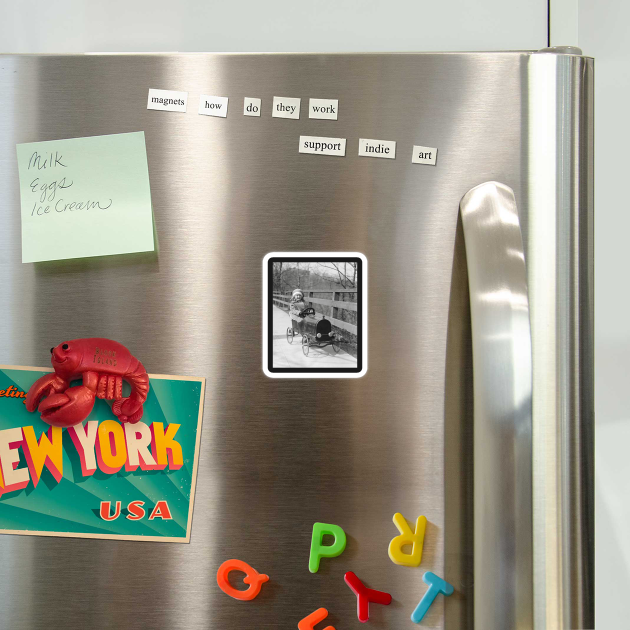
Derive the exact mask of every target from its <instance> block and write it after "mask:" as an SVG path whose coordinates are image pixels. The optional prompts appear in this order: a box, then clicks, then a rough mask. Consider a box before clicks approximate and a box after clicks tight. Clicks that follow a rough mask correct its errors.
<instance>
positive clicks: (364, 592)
mask: <svg viewBox="0 0 630 630" xmlns="http://www.w3.org/2000/svg"><path fill="white" fill-rule="evenodd" d="M343 579H344V580H345V582H346V584H347V585H348V586H349V587H350V590H351V591H352V592H353V593H354V594H355V595H356V596H357V616H358V617H359V621H361V622H362V623H365V622H366V621H367V620H368V619H369V618H370V602H373V603H374V604H383V605H384V606H388V605H389V604H391V603H392V596H391V595H390V594H389V593H385V592H383V591H375V590H374V589H373V588H367V586H365V585H364V584H363V582H361V580H360V579H359V578H358V577H357V576H356V575H355V574H354V573H353V572H352V571H348V572H347V573H346V574H345V575H344V576H343Z"/></svg>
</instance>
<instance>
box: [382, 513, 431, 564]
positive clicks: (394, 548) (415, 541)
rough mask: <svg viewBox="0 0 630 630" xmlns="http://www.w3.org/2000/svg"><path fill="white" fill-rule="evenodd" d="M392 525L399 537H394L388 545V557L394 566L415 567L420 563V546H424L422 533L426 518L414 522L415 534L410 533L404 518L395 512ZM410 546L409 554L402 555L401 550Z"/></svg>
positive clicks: (419, 518) (421, 517) (425, 525)
mask: <svg viewBox="0 0 630 630" xmlns="http://www.w3.org/2000/svg"><path fill="white" fill-rule="evenodd" d="M394 525H396V527H397V528H398V531H399V532H400V536H396V538H394V539H393V540H392V541H391V542H390V543H389V549H388V553H389V557H390V559H391V561H392V562H393V563H394V564H402V565H405V566H407V567H417V566H418V565H419V564H420V562H421V561H422V546H423V544H424V532H425V530H426V528H427V519H426V516H419V517H418V520H417V521H416V532H415V534H414V532H412V531H411V528H410V527H409V525H408V524H407V521H406V520H405V517H404V516H403V515H402V514H400V512H396V514H394ZM405 545H412V548H411V553H404V552H403V550H402V548H403V547H404V546H405Z"/></svg>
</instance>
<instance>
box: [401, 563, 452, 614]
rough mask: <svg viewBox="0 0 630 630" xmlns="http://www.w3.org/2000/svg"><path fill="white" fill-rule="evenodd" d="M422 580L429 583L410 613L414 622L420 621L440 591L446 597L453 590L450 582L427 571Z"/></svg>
mask: <svg viewBox="0 0 630 630" xmlns="http://www.w3.org/2000/svg"><path fill="white" fill-rule="evenodd" d="M422 581H423V582H424V583H425V584H428V585H429V588H428V589H427V592H426V593H425V594H424V597H423V598H422V599H421V600H420V603H419V604H418V605H417V606H416V609H415V610H414V611H413V612H412V613H411V621H413V622H414V623H420V622H421V621H422V619H423V618H424V616H425V615H426V614H427V611H428V610H429V607H430V606H431V604H432V603H433V602H434V601H435V598H436V597H437V596H438V595H439V594H440V593H442V594H443V595H446V596H447V597H448V596H449V595H452V594H453V591H454V590H455V589H454V588H453V586H452V585H451V584H449V583H448V582H447V581H446V580H443V579H442V578H441V577H438V576H437V575H435V573H431V571H427V572H426V573H425V574H424V575H423V576H422Z"/></svg>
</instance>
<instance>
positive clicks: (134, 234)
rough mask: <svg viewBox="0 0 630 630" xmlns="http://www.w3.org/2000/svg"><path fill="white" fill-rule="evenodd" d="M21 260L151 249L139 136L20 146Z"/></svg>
mask: <svg viewBox="0 0 630 630" xmlns="http://www.w3.org/2000/svg"><path fill="white" fill-rule="evenodd" d="M17 158H18V172H19V176H20V195H21V202H22V262H23V263H27V262H39V261H44V260H62V259H66V258H85V257H89V256H107V255H111V254H127V253H133V252H146V251H152V250H153V249H154V243H153V216H152V209H151V190H150V187H149V170H148V165H147V153H146V147H145V143H144V132H143V131H139V132H135V133H121V134H116V135H111V136H94V137H91V138H73V139H69V140H50V141H47V142H31V143H28V144H18V145H17Z"/></svg>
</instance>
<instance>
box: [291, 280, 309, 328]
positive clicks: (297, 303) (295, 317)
mask: <svg viewBox="0 0 630 630" xmlns="http://www.w3.org/2000/svg"><path fill="white" fill-rule="evenodd" d="M305 308H306V303H305V302H304V293H303V292H302V290H301V289H294V291H293V293H292V294H291V303H290V304H289V317H290V318H291V322H295V324H293V323H291V326H293V329H294V330H295V329H296V328H297V330H298V332H299V333H300V334H301V335H303V334H304V325H305V322H304V318H303V317H300V315H299V314H300V312H301V311H303V310H304V309H305Z"/></svg>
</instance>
